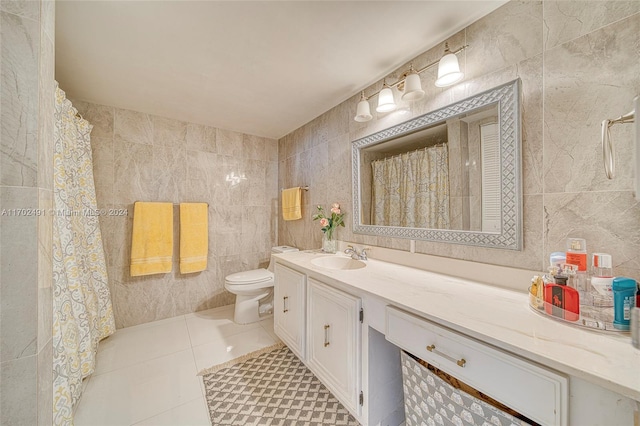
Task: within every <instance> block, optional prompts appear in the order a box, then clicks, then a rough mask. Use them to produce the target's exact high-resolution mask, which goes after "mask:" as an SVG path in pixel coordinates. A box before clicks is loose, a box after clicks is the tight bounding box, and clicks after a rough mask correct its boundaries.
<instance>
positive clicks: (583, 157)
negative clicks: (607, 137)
mask: <svg viewBox="0 0 640 426" xmlns="http://www.w3.org/2000/svg"><path fill="white" fill-rule="evenodd" d="M639 44H640V14H637V15H634V16H632V17H630V18H628V19H625V20H623V21H619V22H617V23H615V24H612V25H609V26H607V27H605V28H602V29H600V30H597V31H594V32H593V33H590V34H587V35H585V36H583V37H580V38H578V39H575V40H573V41H571V42H568V43H565V44H563V45H561V46H558V47H556V48H554V49H551V50H548V51H547V52H546V53H545V60H544V61H545V68H544V84H545V90H544V121H545V128H544V131H545V133H544V173H545V176H544V184H545V192H547V193H549V192H577V191H603V190H607V191H611V190H631V189H632V188H633V180H632V179H633V171H632V161H633V159H632V156H631V155H624V154H623V153H629V152H632V136H631V134H632V133H631V130H632V129H631V126H628V125H627V126H616V127H615V128H612V131H611V134H612V138H613V139H614V141H615V142H614V143H615V149H616V151H617V154H618V155H617V159H616V161H617V163H616V170H617V173H616V174H617V177H616V179H614V180H608V179H607V178H606V176H605V174H604V172H603V166H602V153H601V150H602V148H601V142H600V134H601V133H600V132H601V130H600V123H601V122H602V120H604V119H605V118H615V117H618V116H620V115H622V114H626V113H627V112H629V111H630V110H631V108H632V105H631V103H632V100H633V97H634V96H636V95H637V94H638V93H640V73H639V72H638V70H640V56H639V55H638V45H639Z"/></svg>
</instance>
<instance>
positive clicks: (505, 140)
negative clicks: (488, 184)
mask: <svg viewBox="0 0 640 426" xmlns="http://www.w3.org/2000/svg"><path fill="white" fill-rule="evenodd" d="M492 104H496V105H497V106H498V126H499V129H500V165H501V180H500V181H501V198H502V211H501V228H500V232H498V233H495V232H481V231H460V230H449V229H427V228H403V227H397V226H378V225H364V224H362V220H361V215H362V212H361V206H362V203H361V182H360V150H361V149H363V148H365V147H368V146H372V145H377V144H380V143H383V142H386V141H390V140H393V139H395V138H397V137H400V136H404V135H407V134H409V133H413V132H416V131H419V130H422V129H425V128H427V127H431V126H433V125H435V124H440V123H442V122H444V121H445V120H447V119H450V118H452V117H455V116H458V115H461V114H467V113H469V112H472V111H474V110H477V109H479V108H483V107H486V106H488V105H492ZM351 160H352V168H353V174H352V185H353V232H355V233H357V234H367V235H378V236H383V237H397V238H407V239H413V240H427V241H440V242H447V243H454V244H466V245H473V246H482V247H492V248H501V249H510V250H521V249H522V233H523V231H522V166H521V163H522V148H521V123H520V80H519V79H517V80H514V81H511V82H509V83H507V84H504V85H502V86H498V87H495V88H493V89H491V90H487V91H486V92H482V93H479V94H477V95H474V96H471V97H469V98H467V99H464V100H461V101H458V102H455V103H453V104H451V105H448V106H446V107H444V108H441V109H438V110H436V111H432V112H429V113H427V114H424V115H421V116H419V117H416V118H413V119H411V120H408V121H405V122H404V123H400V124H397V125H395V126H393V127H390V128H388V129H385V130H382V131H379V132H377V133H374V134H372V135H369V136H365V137H363V138H361V139H357V140H355V141H353V142H352V149H351Z"/></svg>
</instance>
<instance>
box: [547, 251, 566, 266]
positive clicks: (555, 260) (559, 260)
mask: <svg viewBox="0 0 640 426" xmlns="http://www.w3.org/2000/svg"><path fill="white" fill-rule="evenodd" d="M565 263H567V255H566V254H564V252H562V251H554V252H553V253H551V255H550V256H549V266H557V267H558V269H560V270H561V269H562V265H564V264H565Z"/></svg>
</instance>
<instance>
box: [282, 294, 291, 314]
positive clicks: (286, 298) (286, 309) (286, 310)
mask: <svg viewBox="0 0 640 426" xmlns="http://www.w3.org/2000/svg"><path fill="white" fill-rule="evenodd" d="M288 300H289V296H285V297H283V298H282V312H284V313H285V314H286V313H287V312H289V307H288V306H287V305H288V303H287V301H288Z"/></svg>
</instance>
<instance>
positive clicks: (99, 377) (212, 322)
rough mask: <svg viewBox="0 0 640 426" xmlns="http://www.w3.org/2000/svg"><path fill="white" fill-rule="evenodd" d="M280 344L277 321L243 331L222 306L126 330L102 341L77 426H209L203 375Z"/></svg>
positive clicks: (85, 391) (246, 327)
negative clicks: (217, 365) (222, 364)
mask: <svg viewBox="0 0 640 426" xmlns="http://www.w3.org/2000/svg"><path fill="white" fill-rule="evenodd" d="M278 341H279V339H278V337H277V336H276V335H275V334H274V332H273V319H267V320H264V321H261V322H259V323H254V324H248V325H237V324H234V322H233V306H224V307H221V308H216V309H211V310H208V311H201V312H196V313H193V314H188V315H182V316H179V317H175V318H168V319H165V320H160V321H156V322H152V323H148V324H142V325H138V326H135V327H129V328H124V329H120V330H118V331H116V333H115V334H114V335H112V336H110V337H108V338H107V339H105V340H103V341H102V342H100V346H99V349H98V356H97V361H96V371H95V373H94V374H93V375H91V377H89V378H87V379H85V381H84V386H85V389H84V392H83V395H82V399H81V400H80V403H79V405H78V408H77V410H76V415H75V425H76V426H89V425H100V426H129V425H136V426H143V425H144V426H149V425H153V426H162V425H170V426H199V425H206V426H210V424H211V423H210V422H209V414H208V412H207V407H206V403H205V400H204V388H203V385H202V380H201V378H200V377H199V376H197V375H196V374H197V373H198V371H200V370H203V369H205V368H208V367H211V366H213V365H216V364H220V363H222V362H225V361H228V360H231V359H233V358H236V357H239V356H241V355H244V354H246V353H249V352H252V351H255V350H257V349H261V348H263V347H266V346H269V345H273V344H275V343H277V342H278Z"/></svg>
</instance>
